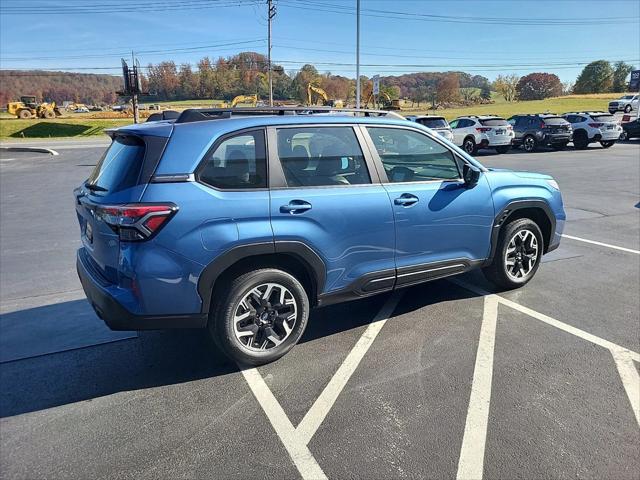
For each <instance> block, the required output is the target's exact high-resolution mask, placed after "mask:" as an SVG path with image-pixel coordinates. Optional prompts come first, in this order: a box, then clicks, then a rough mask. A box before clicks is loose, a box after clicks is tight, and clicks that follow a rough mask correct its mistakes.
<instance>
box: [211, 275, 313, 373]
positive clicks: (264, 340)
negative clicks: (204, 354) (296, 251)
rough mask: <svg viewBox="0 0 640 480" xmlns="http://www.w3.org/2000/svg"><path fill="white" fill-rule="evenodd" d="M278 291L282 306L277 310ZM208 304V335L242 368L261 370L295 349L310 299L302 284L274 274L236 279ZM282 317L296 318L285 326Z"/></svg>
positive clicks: (305, 325)
mask: <svg viewBox="0 0 640 480" xmlns="http://www.w3.org/2000/svg"><path fill="white" fill-rule="evenodd" d="M270 285H271V286H272V287H271V290H269V286H270ZM283 289H284V290H286V294H284V295H285V303H284V304H283V305H282V306H281V307H280V308H278V307H277V306H278V305H280V298H282V297H281V295H282V292H283ZM269 292H271V293H269ZM213 302H214V305H215V307H214V308H213V309H212V314H210V317H209V323H208V329H209V334H210V335H211V337H212V339H213V341H214V342H215V343H216V345H217V346H218V347H219V348H220V349H221V350H222V351H223V352H224V353H225V354H226V355H227V356H228V357H229V358H231V359H233V360H235V361H236V362H237V363H239V364H241V365H254V366H255V365H262V364H265V363H269V362H273V361H274V360H277V359H278V358H280V357H282V356H283V355H285V354H286V353H287V352H288V351H289V350H291V349H292V348H293V346H294V345H295V344H296V343H298V340H299V339H300V337H301V336H302V334H303V333H304V330H305V328H306V327H307V321H308V319H309V298H308V296H307V292H306V291H305V289H304V287H303V286H302V284H301V283H300V282H299V281H298V280H297V279H296V278H295V277H293V276H292V275H291V274H289V273H287V272H284V271H282V270H277V269H273V268H265V269H260V270H254V271H252V272H248V273H245V274H243V275H240V276H239V277H237V278H236V279H235V280H233V281H232V282H230V284H229V285H228V286H227V287H226V288H224V289H223V290H221V291H220V292H216V294H215V296H214V299H213ZM243 302H244V303H243ZM272 307H275V308H272ZM283 307H284V308H283ZM247 313H248V316H246V315H247ZM278 314H279V315H278ZM287 314H289V315H294V314H295V317H294V318H293V319H291V320H289V321H286V320H285V318H286V317H285V315H287ZM243 316H244V317H245V318H242V317H243ZM285 325H287V328H284V327H285ZM249 332H251V333H249ZM242 334H244V335H242ZM245 339H246V340H245ZM271 339H276V341H274V340H271ZM277 342H281V343H277Z"/></svg>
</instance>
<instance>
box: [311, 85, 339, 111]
mask: <svg viewBox="0 0 640 480" xmlns="http://www.w3.org/2000/svg"><path fill="white" fill-rule="evenodd" d="M318 102H321V105H323V106H326V107H334V108H343V107H344V102H343V101H342V100H333V99H331V98H329V95H327V92H325V91H324V90H323V89H322V88H320V87H318V86H316V85H313V84H312V83H309V84H308V85H307V105H318Z"/></svg>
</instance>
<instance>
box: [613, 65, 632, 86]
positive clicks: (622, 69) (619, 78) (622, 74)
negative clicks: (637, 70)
mask: <svg viewBox="0 0 640 480" xmlns="http://www.w3.org/2000/svg"><path fill="white" fill-rule="evenodd" d="M632 71H633V66H632V65H629V64H628V63H624V62H623V61H619V62H616V63H615V64H614V65H613V85H611V91H612V92H626V91H627V85H628V84H627V77H628V76H629V74H630V73H631V72H632Z"/></svg>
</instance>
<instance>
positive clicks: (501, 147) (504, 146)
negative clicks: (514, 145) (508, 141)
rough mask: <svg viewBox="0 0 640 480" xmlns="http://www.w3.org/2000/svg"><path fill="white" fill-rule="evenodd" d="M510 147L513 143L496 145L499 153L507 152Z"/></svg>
mask: <svg viewBox="0 0 640 480" xmlns="http://www.w3.org/2000/svg"><path fill="white" fill-rule="evenodd" d="M510 148H511V145H501V146H499V147H496V152H498V153H507V152H508V151H509V149H510Z"/></svg>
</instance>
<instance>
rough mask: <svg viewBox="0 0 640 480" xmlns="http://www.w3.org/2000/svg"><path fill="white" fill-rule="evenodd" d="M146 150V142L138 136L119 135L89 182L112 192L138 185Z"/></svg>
mask: <svg viewBox="0 0 640 480" xmlns="http://www.w3.org/2000/svg"><path fill="white" fill-rule="evenodd" d="M144 152H145V146H144V142H143V141H142V140H141V139H139V138H138V137H133V136H124V135H120V136H117V137H116V138H115V139H114V140H113V142H112V143H111V146H110V147H109V149H108V150H107V152H106V153H105V155H104V157H102V160H100V162H99V163H98V164H97V165H96V168H95V169H94V170H93V172H92V173H91V175H90V176H89V179H88V180H87V184H88V185H93V186H97V187H101V188H103V189H105V190H106V191H108V192H110V193H113V192H118V191H120V190H124V189H126V188H131V187H133V186H135V185H137V183H138V179H139V177H140V169H141V168H142V162H143V160H144Z"/></svg>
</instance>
